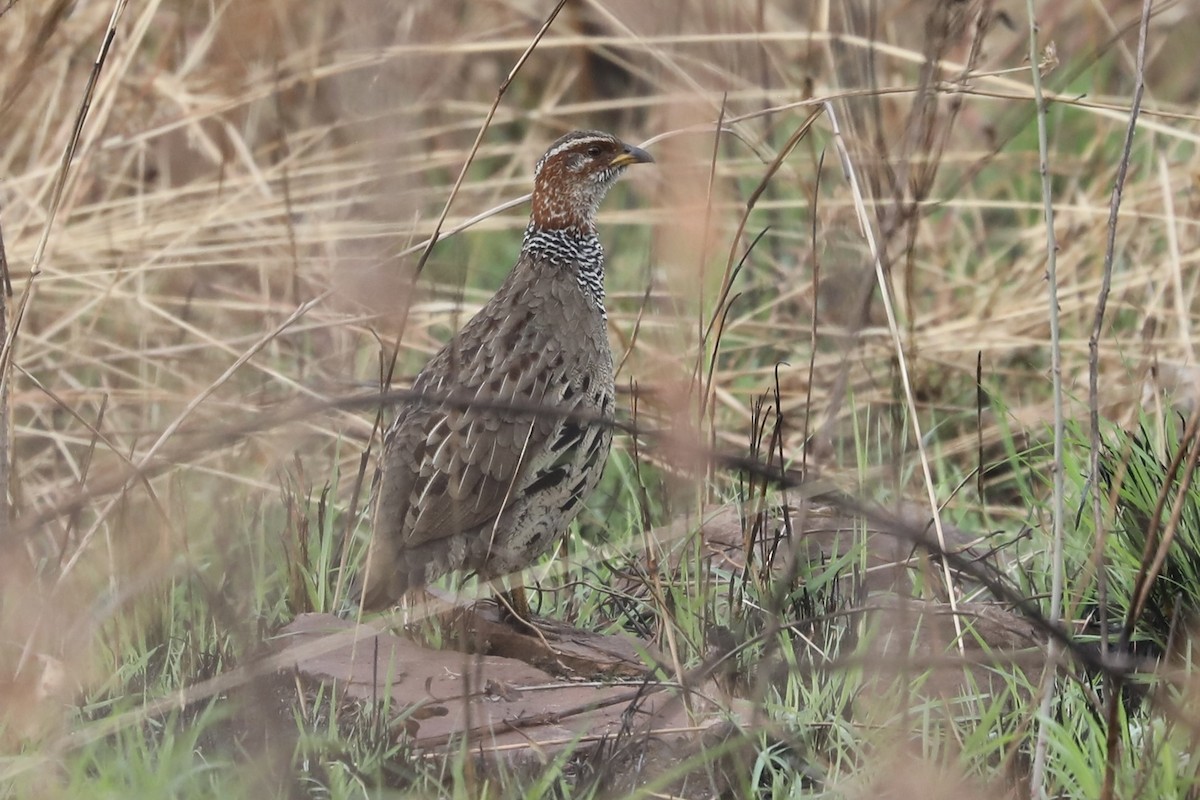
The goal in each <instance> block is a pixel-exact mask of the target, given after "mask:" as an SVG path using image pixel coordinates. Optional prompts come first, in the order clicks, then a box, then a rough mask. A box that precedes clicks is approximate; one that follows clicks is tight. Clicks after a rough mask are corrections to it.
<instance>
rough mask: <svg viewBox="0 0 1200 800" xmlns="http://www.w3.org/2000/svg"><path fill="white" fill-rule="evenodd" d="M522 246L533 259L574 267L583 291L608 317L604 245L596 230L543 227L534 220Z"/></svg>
mask: <svg viewBox="0 0 1200 800" xmlns="http://www.w3.org/2000/svg"><path fill="white" fill-rule="evenodd" d="M521 249H522V251H523V252H525V253H526V254H527V255H528V256H529V257H530V258H537V259H540V260H542V261H547V262H549V263H551V264H553V265H555V266H557V267H568V268H571V269H574V270H575V280H577V281H578V282H579V288H580V290H581V291H582V292H583V293H584V295H586V296H587V297H588V298H589V299H591V301H592V302H593V303H595V304H596V310H597V311H599V312H600V316H602V317H603V318H605V319H608V312H607V311H606V310H605V308H604V247H603V246H602V245H601V244H600V237H599V236H597V235H596V231H595V229H591V230H582V231H581V230H577V229H575V228H542V227H539V226H537V225H535V224H533V223H532V222H531V223H529V227H527V228H526V229H525V239H524V241H523V243H522V245H521Z"/></svg>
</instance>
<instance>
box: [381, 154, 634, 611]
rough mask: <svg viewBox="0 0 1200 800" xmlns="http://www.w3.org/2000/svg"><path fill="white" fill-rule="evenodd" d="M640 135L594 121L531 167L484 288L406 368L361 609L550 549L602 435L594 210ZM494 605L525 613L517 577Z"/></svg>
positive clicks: (605, 383)
mask: <svg viewBox="0 0 1200 800" xmlns="http://www.w3.org/2000/svg"><path fill="white" fill-rule="evenodd" d="M653 161H654V159H653V157H651V155H650V154H649V153H648V152H646V151H645V150H643V149H642V148H640V147H635V146H633V145H631V144H627V143H626V142H624V141H622V140H621V139H618V138H617V137H615V136H613V135H611V134H608V133H603V132H600V131H575V132H573V133H568V134H566V135H565V136H563V137H561V138H560V139H558V140H557V141H555V142H554V143H553V144H552V145H550V148H549V149H548V150H547V151H546V153H545V155H543V156H542V157H541V158H540V159H538V161H537V163H536V165H535V166H534V175H533V194H532V203H531V211H530V217H529V224H528V226H527V227H526V228H525V233H524V238H523V240H522V245H521V252H520V255H519V256H518V258H517V261H516V264H515V265H514V267H513V268H512V270H511V271H510V272H509V274H508V276H507V278H506V279H505V280H504V283H503V284H502V285H501V287H500V288H499V289H498V290H497V291H496V293H495V295H494V296H493V297H492V298H491V299H490V300H489V301H488V302H487V303H486V304H485V305H484V306H483V308H482V309H480V311H479V312H478V313H476V314H475V315H474V316H473V317H472V318H471V319H470V320H469V321H468V322H467V323H466V325H464V326H463V327H462V329H461V330H460V331H459V332H458V333H457V334H456V335H455V336H454V337H453V338H451V340H450V341H449V342H447V344H446V345H445V346H444V347H442V349H441V350H440V351H439V352H438V353H437V354H436V355H434V356H433V358H431V359H430V360H429V361H428V362H427V363H426V365H425V367H424V368H423V369H422V370H421V371H420V372H419V373H418V375H417V377H416V378H415V380H414V381H413V384H412V389H411V398H412V400H411V401H410V402H408V403H406V404H405V405H404V406H403V407H402V408H401V409H400V410H399V411H398V413H397V415H396V418H395V420H394V421H393V423H392V424H391V426H390V427H389V428H388V430H387V432H386V434H385V435H384V440H383V446H382V451H381V455H380V458H379V464H378V469H377V476H376V477H377V484H376V487H377V488H376V491H375V495H376V497H375V501H376V502H375V507H374V518H373V523H372V529H371V541H370V545H369V547H368V552H367V557H366V562H365V566H364V570H363V573H362V575H361V587H362V588H361V591H360V592H359V594H358V598H359V605H360V606H361V608H362V609H363V610H364V611H373V610H380V609H384V608H387V607H389V606H391V605H394V604H396V603H397V602H398V601H399V600H400V598H401V597H403V596H404V595H405V593H406V592H408V591H409V590H413V589H419V588H423V587H425V586H427V585H428V584H430V583H432V582H434V581H436V580H438V579H439V578H441V577H443V576H445V575H447V574H449V573H452V572H465V573H474V574H476V575H477V576H478V577H479V578H480V579H481V580H486V581H493V580H495V579H497V578H500V577H503V576H507V575H511V574H513V573H517V572H519V571H520V570H523V569H525V568H527V567H529V566H531V565H532V564H533V563H534V562H535V561H536V560H537V559H538V558H540V557H541V556H542V555H544V554H545V553H547V552H549V551H551V550H552V549H554V548H555V547H556V546H557V545H558V544H559V542H560V541H562V539H563V538H564V537H565V536H566V534H567V530H568V527H569V525H570V523H571V521H572V520H573V519H574V518H575V517H576V515H578V514H579V512H580V511H581V510H582V508H583V505H584V501H585V500H586V498H587V497H588V495H590V494H591V493H592V491H593V490H594V489H595V488H596V485H597V483H598V482H599V480H600V475H601V472H602V471H603V469H604V464H605V462H606V461H607V458H608V454H609V450H610V448H611V445H612V426H611V425H610V424H605V420H611V419H612V417H613V412H614V402H615V399H614V396H615V384H614V376H613V359H612V351H611V349H610V346H609V342H608V333H607V312H606V310H605V305H604V249H603V247H602V246H601V244H600V239H599V237H598V236H597V231H596V213H597V210H598V208H599V206H600V203H601V201H602V200H603V199H604V197H605V195H606V194H607V193H608V190H609V188H611V187H612V185H613V183H614V182H615V181H616V180H617V178H618V177H619V176H620V175H621V174H622V173H623V172H624V171H625V169H626V168H627V167H629V166H631V165H633V164H643V163H652V162H653ZM502 594H503V597H504V601H503V602H502V603H500V605H501V611H502V614H503V615H505V616H510V617H515V618H517V619H519V620H521V621H524V622H528V621H529V620H530V619H531V615H530V612H529V605H528V601H527V599H526V597H525V593H524V589H523V587H522V586H520V585H517V586H516V587H514V588H513V589H511V590H510V591H508V592H504V593H502Z"/></svg>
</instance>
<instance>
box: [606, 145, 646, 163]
mask: <svg viewBox="0 0 1200 800" xmlns="http://www.w3.org/2000/svg"><path fill="white" fill-rule="evenodd" d="M653 163H654V156H652V155H650V154H649V153H647V152H646V151H645V150H643V149H642V148H640V147H634V146H633V145H631V144H627V145H625V151H624V152H622V153H618V154H617V156H616V157H615V158H613V160H612V161H610V162H608V165H609V166H610V167H627V166H629V165H630V164H653Z"/></svg>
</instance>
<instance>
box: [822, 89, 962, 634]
mask: <svg viewBox="0 0 1200 800" xmlns="http://www.w3.org/2000/svg"><path fill="white" fill-rule="evenodd" d="M825 115H826V116H828V117H829V124H830V126H831V127H832V128H833V142H834V146H835V147H836V148H837V151H838V156H839V158H840V159H841V162H842V169H843V170H844V171H845V173H846V179H847V181H849V184H850V194H851V196H852V197H853V199H854V210H855V212H856V214H857V216H858V224H859V226H860V227H861V228H862V232H863V236H864V237H865V238H866V240H867V249H868V250H869V251H870V253H871V261H872V262H873V263H874V264H875V278H876V281H877V282H878V284H879V293H880V295H881V299H882V302H883V309H884V311H885V312H886V314H887V320H888V330H889V332H890V333H891V336H892V347H893V349H894V350H895V353H896V365H897V367H898V368H899V370H900V383H901V384H903V386H904V399H905V403H906V405H907V407H908V416H909V419H910V420H911V421H912V427H913V436H914V438H915V440H916V444H917V456H918V458H919V459H920V461H921V472H922V474H923V476H924V479H925V492H926V495H927V496H928V499H929V512H930V514H931V515H932V520H933V528H934V530H935V531H936V533H937V542H938V546H939V547H940V548H941V549H942V550H945V549H946V532H945V530H943V528H942V514H941V511H940V510H939V509H940V504H939V503H938V499H937V493H936V492H935V491H934V488H933V470H932V469H931V468H930V466H929V454H928V453H927V452H926V451H925V436H924V434H923V433H922V432H921V420H920V417H919V416H918V415H917V399H916V397H915V396H914V395H913V390H912V381H911V380H909V377H908V363H907V360H906V359H905V356H904V343H903V342H902V341H901V340H900V326H899V325H898V324H897V322H896V310H895V308H894V307H893V304H892V297H891V292H890V291H889V289H888V282H887V276H885V275H884V273H883V260H882V257H881V253H880V252H879V246H878V244H877V243H876V242H875V233H874V229H873V228H872V226H871V220H870V217H869V216H868V214H867V208H866V204H865V202H864V201H863V195H862V190H861V189H860V188H859V184H858V175H857V173H856V172H855V170H854V164H853V163H852V162H851V160H850V152H849V150H847V149H846V142H845V140H844V139H843V138H842V131H841V129H840V128H839V127H838V121H837V115H836V114H835V113H834V110H833V104H832V103H828V104H826V106H825ZM942 577H943V578H944V579H945V581H946V596H947V597H948V598H949V601H950V608H951V610H953V611H955V612H957V611H958V600H957V598H956V596H955V593H954V579H953V577H952V576H951V574H950V565H949V564H948V563H947V562H946V561H945V560H944V559H943V560H942ZM954 633H955V643H956V644H957V646H958V650H959V653H960V654H962V653H963V652H964V648H965V644H964V642H963V631H962V625H961V623H960V622H959V621H958V615H957V613H956V614H955V616H954Z"/></svg>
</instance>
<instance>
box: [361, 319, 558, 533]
mask: <svg viewBox="0 0 1200 800" xmlns="http://www.w3.org/2000/svg"><path fill="white" fill-rule="evenodd" d="M485 311H486V309H485ZM534 319H535V315H534V314H532V313H531V314H522V315H520V316H516V317H511V316H510V317H506V318H503V319H499V320H497V319H495V318H490V319H489V318H488V316H487V315H486V313H484V314H481V315H480V316H479V317H477V318H476V319H473V320H472V321H471V323H469V324H468V326H467V327H466V328H464V329H463V331H462V333H461V334H460V336H458V337H456V339H455V340H454V341H453V342H451V344H449V345H447V347H446V348H444V349H443V350H442V351H441V352H440V353H439V354H438V355H437V356H435V357H434V358H433V359H432V360H431V361H430V362H429V364H428V365H427V366H426V368H425V370H423V371H422V373H421V375H420V376H418V379H417V381H416V382H415V383H414V386H413V389H414V390H415V391H417V392H423V393H425V394H426V395H427V397H429V398H430V399H429V400H428V401H414V402H413V403H412V404H410V405H409V406H408V407H407V408H405V409H404V411H403V412H402V413H401V414H400V415H399V417H398V418H397V420H396V423H395V424H394V425H393V426H392V429H391V430H390V431H389V434H388V437H387V441H386V443H385V446H384V453H383V475H382V479H381V482H380V487H379V496H378V504H377V507H376V514H375V534H374V535H375V536H376V537H379V536H381V535H382V536H386V537H389V538H390V539H391V540H392V545H393V546H394V547H396V548H397V549H399V550H401V551H403V550H406V549H409V548H414V547H417V546H419V545H422V544H426V543H428V542H431V541H434V540H436V539H442V538H447V537H450V536H453V535H455V534H458V533H462V532H466V531H473V530H477V529H480V528H483V527H486V526H488V525H490V524H491V523H493V522H494V521H495V520H496V519H497V518H498V517H499V516H500V514H501V513H502V512H503V511H504V509H505V508H506V507H507V506H508V505H509V504H510V503H511V502H512V501H513V500H514V499H515V498H516V497H517V496H518V494H519V492H520V491H521V489H522V488H523V486H524V483H525V482H527V480H528V476H529V475H531V474H532V469H533V468H534V466H535V464H536V463H537V462H539V461H540V460H542V458H543V454H544V453H545V451H546V449H547V447H548V446H549V444H550V438H551V437H552V436H553V435H554V432H555V431H556V429H557V428H559V427H560V426H561V424H562V421H563V414H564V413H570V410H571V409H570V407H571V406H573V405H574V400H573V399H566V400H564V395H565V394H567V393H568V390H567V377H566V371H565V369H564V363H565V359H564V354H563V352H562V350H561V349H560V346H559V344H558V343H557V342H555V341H554V340H553V339H552V338H550V337H547V336H544V335H542V334H541V333H540V332H539V330H538V327H537V326H536V325H535V324H534ZM451 391H453V393H454V395H455V396H456V398H457V399H458V400H459V401H462V400H463V399H468V400H469V399H472V398H473V399H474V400H476V401H478V402H479V403H480V405H478V406H471V405H467V406H466V407H463V406H462V405H455V404H451V403H446V402H444V401H443V400H442V398H443V397H444V396H445V395H446V394H447V393H450V392H451ZM504 405H511V406H513V408H504V407H503V406H504ZM539 409H540V411H539ZM555 410H558V411H559V412H560V413H554V411H555Z"/></svg>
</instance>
